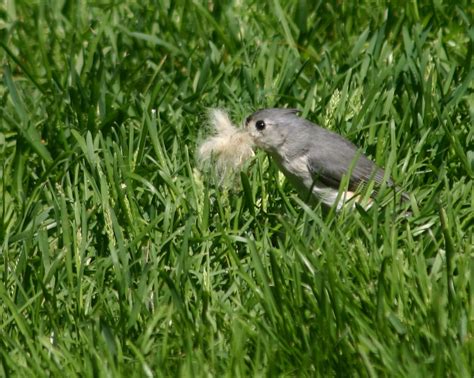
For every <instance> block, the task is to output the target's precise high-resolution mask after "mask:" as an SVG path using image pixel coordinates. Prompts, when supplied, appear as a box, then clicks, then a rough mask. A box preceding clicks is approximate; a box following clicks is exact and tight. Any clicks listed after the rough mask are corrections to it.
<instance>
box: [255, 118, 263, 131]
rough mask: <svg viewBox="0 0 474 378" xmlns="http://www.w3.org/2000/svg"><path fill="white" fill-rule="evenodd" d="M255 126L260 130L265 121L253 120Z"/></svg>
mask: <svg viewBox="0 0 474 378" xmlns="http://www.w3.org/2000/svg"><path fill="white" fill-rule="evenodd" d="M255 128H256V129H257V130H258V131H262V130H263V129H264V128H265V122H264V121H262V120H260V121H257V122H255Z"/></svg>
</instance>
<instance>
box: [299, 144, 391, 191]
mask: <svg viewBox="0 0 474 378" xmlns="http://www.w3.org/2000/svg"><path fill="white" fill-rule="evenodd" d="M333 137H334V136H333ZM337 139H338V141H339V143H338V149H337V151H334V150H330V149H328V148H325V147H324V145H320V146H319V148H312V149H311V153H310V154H309V156H308V169H309V171H310V173H311V176H312V178H313V180H314V181H315V182H320V183H322V184H323V185H327V186H329V187H332V188H334V189H338V188H339V185H340V183H341V180H342V178H343V176H344V175H346V174H348V173H349V171H350V170H351V168H352V171H351V172H350V173H351V177H350V179H349V190H351V191H355V190H357V188H358V187H359V186H360V185H361V184H364V183H366V182H368V181H370V180H374V181H375V182H376V183H377V184H382V182H383V181H384V171H383V169H381V168H379V167H378V166H377V165H376V164H375V163H374V162H373V161H371V160H369V159H367V158H366V157H365V156H364V155H363V154H362V153H360V152H359V151H357V148H356V147H355V146H354V145H353V144H352V143H350V142H349V141H347V140H345V139H343V138H337ZM387 184H388V185H389V186H392V185H393V182H392V180H390V179H388V181H387Z"/></svg>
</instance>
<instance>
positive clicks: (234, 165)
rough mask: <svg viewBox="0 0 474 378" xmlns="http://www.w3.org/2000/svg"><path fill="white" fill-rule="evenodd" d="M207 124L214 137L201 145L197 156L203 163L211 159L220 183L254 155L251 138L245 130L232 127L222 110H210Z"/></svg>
mask: <svg viewBox="0 0 474 378" xmlns="http://www.w3.org/2000/svg"><path fill="white" fill-rule="evenodd" d="M209 123H210V125H211V127H212V129H213V133H214V135H212V136H210V137H208V138H207V139H206V140H204V141H203V142H202V143H201V145H200V146H199V149H198V155H199V159H200V160H201V162H203V163H205V162H209V161H211V159H212V162H213V163H215V167H216V170H217V174H218V175H219V176H220V179H221V182H222V181H223V180H224V179H225V178H226V176H228V175H229V174H233V173H237V171H239V170H240V169H241V167H242V166H243V164H244V163H245V162H246V161H247V160H248V159H249V158H251V157H252V156H253V155H254V151H253V149H252V147H253V143H252V138H251V137H250V135H249V133H248V132H247V131H246V130H242V129H238V128H237V127H236V126H234V125H233V124H232V122H231V120H230V118H229V116H228V114H227V113H226V112H224V111H223V110H220V109H211V111H210V112H209Z"/></svg>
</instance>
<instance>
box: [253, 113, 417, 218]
mask: <svg viewBox="0 0 474 378" xmlns="http://www.w3.org/2000/svg"><path fill="white" fill-rule="evenodd" d="M298 112H299V111H298V110H296V109H263V110H259V111H257V112H255V113H253V114H252V115H250V116H249V117H248V118H247V119H246V128H247V131H248V132H249V134H250V136H251V138H252V140H253V142H254V143H255V145H256V146H257V147H260V148H262V149H263V150H265V151H267V152H268V153H269V154H270V155H271V156H272V158H273V159H274V160H275V162H276V163H277V165H278V167H279V168H280V170H281V171H282V172H283V173H284V174H285V176H286V177H287V178H288V180H289V181H290V182H291V183H292V184H293V185H294V186H295V187H296V188H297V189H298V191H299V192H300V193H301V195H302V196H303V197H304V198H310V197H313V198H316V199H317V200H319V201H321V202H322V203H324V204H325V205H327V206H332V205H333V204H334V203H335V202H336V200H337V197H338V191H339V185H340V184H341V180H342V179H343V176H344V175H346V174H349V173H350V178H349V182H348V191H346V192H345V193H343V194H342V196H341V198H342V200H341V201H340V202H339V203H338V207H337V208H338V209H340V208H341V206H342V205H343V203H344V201H347V200H349V199H350V198H352V197H353V196H354V194H355V192H356V190H357V189H358V188H359V187H360V186H361V185H363V184H364V183H367V182H368V181H370V180H374V181H375V183H376V184H379V185H380V184H382V183H383V182H384V171H383V170H382V169H381V168H379V167H378V166H377V165H375V163H374V162H372V161H371V160H369V159H368V158H367V157H366V156H364V155H363V154H361V153H360V152H359V150H358V149H357V147H356V146H355V145H354V144H352V143H351V142H349V141H348V140H347V139H345V138H343V137H342V136H340V135H338V134H336V133H334V132H332V131H328V130H325V129H323V128H321V127H319V126H317V125H315V124H313V123H311V122H310V121H308V120H306V119H303V118H300V117H298V115H297V113H298ZM386 184H387V185H388V186H389V187H393V188H396V187H395V185H394V183H393V181H392V180H391V179H390V178H388V179H387V181H386ZM402 198H404V199H405V200H406V199H408V196H407V194H405V193H402Z"/></svg>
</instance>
